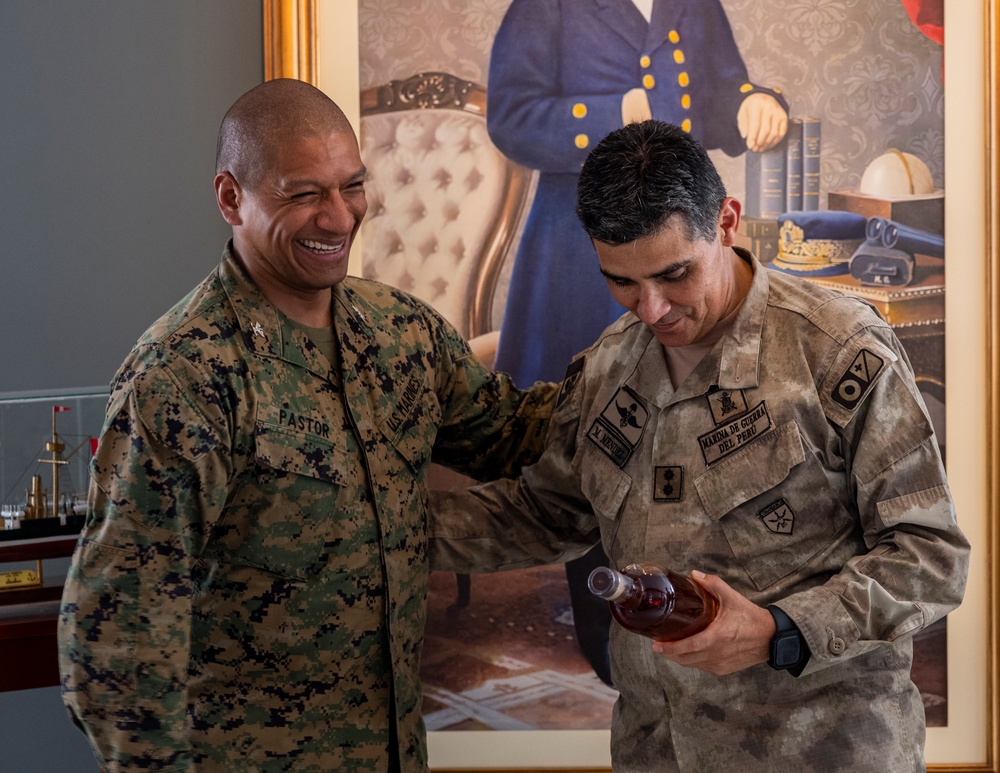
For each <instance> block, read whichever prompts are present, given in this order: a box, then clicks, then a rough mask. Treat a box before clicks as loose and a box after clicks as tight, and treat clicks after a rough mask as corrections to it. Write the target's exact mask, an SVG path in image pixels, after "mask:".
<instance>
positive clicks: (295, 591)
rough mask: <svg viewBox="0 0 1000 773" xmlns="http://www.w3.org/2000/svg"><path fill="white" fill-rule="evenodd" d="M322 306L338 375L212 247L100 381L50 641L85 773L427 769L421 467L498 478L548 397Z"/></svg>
mask: <svg viewBox="0 0 1000 773" xmlns="http://www.w3.org/2000/svg"><path fill="white" fill-rule="evenodd" d="M334 307H335V308H334V316H335V323H334V324H335V329H336V331H337V336H338V348H339V363H338V365H339V367H338V368H336V369H333V368H331V365H330V363H329V362H328V361H327V360H326V358H325V357H323V356H322V355H320V354H319V351H318V350H317V349H316V347H315V346H314V345H313V344H312V343H311V342H310V341H309V340H307V338H306V337H305V335H304V334H303V333H302V332H301V331H300V330H298V329H296V328H295V327H294V326H292V325H290V324H289V321H288V320H287V318H285V317H283V315H282V314H281V313H280V312H278V311H277V310H276V309H275V308H274V307H273V306H272V305H271V304H269V303H268V302H267V301H266V300H265V298H264V297H263V296H262V295H261V294H260V292H259V291H258V290H257V289H256V288H255V287H254V286H253V285H252V284H251V282H250V281H249V279H248V278H247V277H246V275H245V274H244V273H243V271H242V270H241V269H240V268H239V266H238V264H237V263H236V262H235V260H234V259H233V256H232V254H231V252H229V249H228V248H227V252H226V254H225V256H224V258H223V261H222V264H221V266H220V267H219V268H218V269H217V270H216V271H215V272H213V273H212V274H211V275H210V276H209V277H208V278H207V279H206V280H205V281H204V282H202V283H201V284H200V285H199V286H198V287H197V288H196V289H195V290H194V291H193V292H192V293H191V294H189V295H188V296H187V297H186V298H185V299H184V300H183V301H181V302H180V303H179V304H178V305H177V306H176V307H175V308H174V309H173V310H171V311H170V312H169V313H168V314H166V315H165V316H164V317H162V318H161V319H160V320H159V321H158V322H157V323H156V324H155V325H153V327H152V328H150V330H149V331H147V333H146V334H145V335H144V336H143V337H142V339H141V340H140V341H139V343H138V344H137V345H136V347H135V348H134V350H133V351H132V353H131V355H130V356H129V357H128V359H127V360H126V362H125V363H124V365H123V366H122V367H121V369H120V371H119V373H118V375H117V377H116V379H115V381H114V383H113V386H112V392H111V397H110V401H109V405H108V410H107V418H106V423H105V427H104V430H103V434H102V437H101V439H100V443H99V446H98V450H97V454H96V456H95V458H94V461H93V465H92V480H91V504H90V512H89V515H88V519H87V523H86V526H85V527H84V529H83V532H82V534H81V537H80V542H79V545H78V547H77V550H76V553H75V555H74V558H73V563H72V567H71V570H70V574H69V577H68V580H67V583H66V588H65V592H64V597H63V604H62V610H61V615H60V622H59V642H60V665H61V670H62V678H63V692H64V700H65V702H66V704H67V706H68V707H69V709H70V711H71V713H72V715H73V717H74V719H75V720H76V721H77V722H78V723H79V724H81V725H82V727H83V728H84V729H85V731H86V733H87V734H88V736H89V738H90V740H91V743H92V745H93V746H94V748H95V749H96V751H97V754H98V757H99V759H100V761H101V764H102V765H103V766H104V768H105V770H106V771H107V773H119V772H120V771H136V770H144V771H168V770H169V771H193V770H198V771H226V772H227V773H231V772H232V771H240V773H242V772H243V771H295V772H296V773H305V772H306V771H315V772H317V773H330V772H331V771H353V770H370V771H379V773H384V771H386V770H390V769H394V768H395V766H396V764H397V762H396V758H397V757H398V764H399V765H400V766H401V769H402V770H403V771H422V770H425V769H426V749H425V739H424V730H423V723H422V722H421V720H420V709H421V691H420V683H419V677H418V667H419V660H420V649H421V639H422V634H423V628H424V615H425V600H426V592H427V571H428V567H427V561H426V532H425V528H426V523H425V518H426V504H427V494H426V490H425V476H426V472H427V466H428V464H429V463H430V461H431V459H432V457H433V459H434V460H435V461H440V462H443V463H446V464H449V465H454V466H456V467H458V468H461V469H463V470H464V471H466V472H468V473H469V474H472V475H477V476H480V477H482V478H483V479H490V478H492V477H495V476H497V475H500V474H509V473H512V472H514V473H516V471H517V469H518V468H519V466H520V464H521V463H522V461H524V460H526V459H531V458H534V457H536V456H537V454H538V452H539V450H540V448H541V440H542V438H543V436H544V428H545V425H546V422H547V420H548V418H549V417H550V415H551V410H552V405H553V403H554V399H555V392H556V387H555V386H553V385H545V386H538V387H537V388H536V389H535V390H532V391H528V392H519V391H517V390H515V389H514V388H513V387H512V385H511V383H510V382H509V381H508V380H506V379H505V377H501V376H495V375H493V374H491V373H490V372H488V371H487V370H486V369H484V368H483V366H482V365H481V364H479V362H478V360H476V359H475V358H474V357H473V356H472V355H471V353H470V352H469V349H468V347H467V345H466V344H465V343H464V342H463V341H462V340H461V339H460V337H459V336H458V335H457V334H456V333H455V331H454V330H453V329H452V328H451V327H450V326H448V325H447V324H446V323H445V322H444V321H443V320H442V319H441V318H440V317H439V316H438V315H437V314H435V313H434V312H433V311H432V310H431V309H429V308H428V307H427V306H425V305H424V304H422V303H420V302H419V301H416V300H415V299H413V298H411V297H409V296H407V295H405V294H403V293H401V292H399V291H397V290H394V289H391V288H388V287H386V286H384V285H380V284H377V283H374V282H369V281H364V280H360V279H354V278H348V279H346V280H345V281H343V282H342V283H341V284H339V285H338V286H337V287H336V288H335V289H334Z"/></svg>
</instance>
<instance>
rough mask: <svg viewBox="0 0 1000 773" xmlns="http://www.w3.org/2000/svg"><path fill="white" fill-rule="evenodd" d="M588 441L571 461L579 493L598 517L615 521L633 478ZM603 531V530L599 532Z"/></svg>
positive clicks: (584, 442)
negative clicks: (578, 481) (578, 482)
mask: <svg viewBox="0 0 1000 773" xmlns="http://www.w3.org/2000/svg"><path fill="white" fill-rule="evenodd" d="M592 446H593V444H592V443H590V441H588V440H584V441H583V446H582V449H581V451H580V453H579V454H577V455H576V457H575V458H574V459H573V470H574V472H575V473H576V474H577V475H578V476H579V480H580V490H581V491H582V492H583V495H584V496H585V497H586V498H587V501H588V502H590V505H591V507H593V509H594V512H595V513H596V514H597V515H598V517H600V518H602V519H604V520H608V521H616V520H617V519H618V516H619V515H620V514H621V511H622V506H623V505H624V504H625V499H626V498H627V497H628V492H629V491H630V490H631V488H632V478H631V477H629V475H628V474H627V473H626V472H625V471H624V470H622V469H621V468H619V467H618V465H616V464H615V463H614V462H612V461H611V459H609V458H608V457H607V455H605V454H604V453H602V452H601V451H599V450H598V449H597V448H596V447H592ZM603 531H604V530H603V529H602V532H603Z"/></svg>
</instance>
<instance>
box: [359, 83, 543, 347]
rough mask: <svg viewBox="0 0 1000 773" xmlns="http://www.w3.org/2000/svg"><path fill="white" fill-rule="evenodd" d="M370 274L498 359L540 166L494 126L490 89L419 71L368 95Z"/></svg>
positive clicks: (365, 149)
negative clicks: (501, 299) (518, 159)
mask: <svg viewBox="0 0 1000 773" xmlns="http://www.w3.org/2000/svg"><path fill="white" fill-rule="evenodd" d="M360 133H361V137H360V143H361V157H362V159H364V162H365V165H366V166H367V167H368V173H369V176H368V182H367V183H366V191H367V197H368V217H367V219H366V221H365V226H364V228H363V229H362V245H363V252H362V256H363V261H364V264H363V270H362V273H363V275H364V276H365V277H367V278H370V279H377V280H379V281H381V282H385V283H386V284H390V285H393V286H395V287H398V288H400V289H402V290H406V291H407V292H409V293H412V294H413V295H415V296H417V297H418V298H420V299H422V300H424V301H427V302H428V303H430V304H431V306H433V307H434V308H435V309H437V310H438V311H439V312H440V313H441V314H442V315H443V316H444V317H445V318H446V319H447V320H448V321H449V322H451V323H452V324H453V325H454V326H455V327H456V328H457V329H458V331H459V332H460V333H462V335H464V336H465V337H466V338H468V339H470V340H471V341H472V343H473V349H474V350H476V351H477V353H478V354H479V355H480V356H481V357H482V358H483V360H484V361H485V362H486V364H487V365H489V366H492V364H493V356H494V355H495V352H496V343H495V341H496V333H491V328H492V324H491V321H492V307H493V294H494V291H495V290H496V286H497V282H498V279H499V277H500V273H501V269H502V267H503V260H504V257H505V256H506V254H507V252H508V250H509V248H510V246H511V243H512V241H513V239H514V237H515V235H516V233H517V229H518V227H519V224H520V221H521V218H522V216H523V215H524V214H525V212H526V208H527V202H528V191H529V187H530V186H529V183H530V179H531V177H530V175H531V173H530V172H529V171H528V170H526V169H524V168H523V167H520V166H518V165H516V164H514V163H513V162H512V161H510V160H508V159H507V158H506V157H505V156H504V155H503V154H502V153H501V152H500V151H499V150H497V149H496V147H495V146H494V145H493V143H492V142H491V141H490V138H489V135H488V134H487V132H486V90H485V88H484V87H482V86H480V85H478V84H476V83H473V82H472V81H465V80H461V79H459V78H456V77H455V76H453V75H450V74H448V73H442V72H426V73H419V74H417V75H414V76H412V77H409V78H406V79H403V80H394V81H390V82H389V83H388V84H385V85H382V86H376V87H373V88H370V89H367V90H365V91H363V92H362V94H361V132H360Z"/></svg>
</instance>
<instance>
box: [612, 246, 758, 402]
mask: <svg viewBox="0 0 1000 773" xmlns="http://www.w3.org/2000/svg"><path fill="white" fill-rule="evenodd" d="M734 249H735V250H736V253H737V254H738V255H739V256H740V257H741V258H742V259H743V260H746V261H747V262H749V263H750V265H751V266H752V267H753V282H752V283H751V285H750V289H749V291H748V292H747V295H746V298H744V299H743V305H742V306H741V307H740V311H739V313H738V314H737V316H736V320H735V321H734V322H733V325H732V327H731V328H730V329H729V330H728V331H727V332H726V334H725V335H724V336H723V337H722V338H720V339H719V341H718V342H717V343H716V344H715V346H714V347H713V348H712V350H711V351H710V352H709V353H708V354H706V355H705V357H704V359H703V360H702V361H701V362H700V363H699V364H698V366H697V367H696V368H695V370H694V373H692V375H691V377H690V378H689V379H688V380H687V381H686V382H685V384H683V385H681V388H680V389H679V390H676V391H675V390H674V389H673V387H672V386H671V383H670V375H669V372H668V371H667V363H666V357H665V356H664V352H663V348H662V347H661V346H659V345H658V342H657V340H656V339H655V338H654V337H653V333H652V331H651V330H650V329H649V327H648V326H647V325H643V326H642V330H640V331H639V332H638V333H637V334H636V338H635V339H634V341H633V348H632V356H633V357H634V358H635V359H634V360H633V361H634V362H635V363H636V365H635V368H634V369H633V371H632V373H631V374H630V375H629V376H628V378H627V379H625V383H626V384H628V385H629V386H631V387H632V388H633V389H635V391H636V392H637V393H638V394H639V395H641V396H642V397H645V398H647V399H648V400H649V401H650V402H652V403H653V404H654V405H656V406H657V407H659V408H664V407H666V406H667V405H669V404H670V403H672V402H676V401H679V400H685V399H688V398H691V397H698V396H700V395H702V394H704V390H705V384H706V382H707V383H708V384H710V385H714V386H718V387H719V388H720V389H734V390H735V389H752V388H754V387H756V386H757V385H758V382H759V376H760V347H761V337H762V331H763V328H764V312H765V310H766V309H767V298H768V278H767V271H765V270H764V268H763V266H761V264H760V263H759V262H758V261H757V259H756V258H755V257H754V256H753V255H752V254H750V253H749V252H747V251H746V250H743V249H741V248H739V247H736V248H734Z"/></svg>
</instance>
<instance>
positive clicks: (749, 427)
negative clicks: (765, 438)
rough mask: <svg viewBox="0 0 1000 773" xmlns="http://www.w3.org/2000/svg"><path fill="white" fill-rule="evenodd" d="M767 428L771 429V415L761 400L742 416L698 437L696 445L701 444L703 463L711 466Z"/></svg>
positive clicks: (757, 436)
mask: <svg viewBox="0 0 1000 773" xmlns="http://www.w3.org/2000/svg"><path fill="white" fill-rule="evenodd" d="M769 429H771V416H770V414H769V413H768V412H767V403H766V402H765V401H764V400H761V401H760V402H759V403H757V405H756V406H754V407H753V408H752V409H751V410H750V411H748V412H747V413H745V414H744V415H743V416H740V417H738V418H735V419H733V420H732V421H730V422H729V423H727V424H723V425H721V426H719V427H716V428H715V429H713V430H712V431H711V432H706V433H705V434H704V435H700V436H699V437H698V445H699V446H701V455H702V456H703V457H704V458H705V464H706V465H708V466H712V465H713V464H715V463H716V462H717V461H719V460H720V459H724V458H725V457H727V456H729V455H730V454H731V453H734V452H735V451H739V450H740V449H741V448H743V447H744V446H747V445H749V444H750V443H752V442H753V441H754V440H756V439H757V438H759V437H760V436H761V435H763V434H764V433H765V432H767V431H768V430H769Z"/></svg>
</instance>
